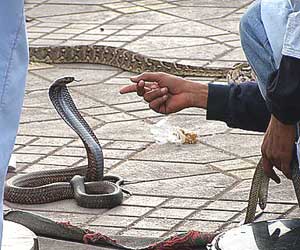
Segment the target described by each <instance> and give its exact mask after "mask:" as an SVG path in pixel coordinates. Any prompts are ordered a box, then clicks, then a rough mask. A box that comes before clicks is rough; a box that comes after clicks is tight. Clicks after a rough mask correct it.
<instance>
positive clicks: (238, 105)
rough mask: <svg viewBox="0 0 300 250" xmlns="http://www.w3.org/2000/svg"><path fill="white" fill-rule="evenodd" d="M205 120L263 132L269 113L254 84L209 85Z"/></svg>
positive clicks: (267, 122)
mask: <svg viewBox="0 0 300 250" xmlns="http://www.w3.org/2000/svg"><path fill="white" fill-rule="evenodd" d="M206 118H207V119H208V120H218V121H223V122H225V123H226V124H227V125H228V126H229V127H231V128H240V129H245V130H252V131H259V132H264V131H266V129H267V127H268V124H269V120H270V112H269V110H268V108H267V106H266V102H265V100H264V99H263V97H262V95H261V93H260V90H259V88H258V85H257V83H255V82H247V83H242V84H239V85H237V84H230V85H221V84H209V87H208V101H207V114H206Z"/></svg>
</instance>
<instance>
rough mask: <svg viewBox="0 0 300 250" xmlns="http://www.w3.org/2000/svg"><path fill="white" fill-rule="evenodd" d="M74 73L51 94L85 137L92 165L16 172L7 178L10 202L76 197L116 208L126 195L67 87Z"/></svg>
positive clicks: (63, 114) (83, 203) (96, 205)
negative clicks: (106, 172) (108, 169)
mask: <svg viewBox="0 0 300 250" xmlns="http://www.w3.org/2000/svg"><path fill="white" fill-rule="evenodd" d="M72 81H74V78H73V77H63V78H60V79H58V80H56V81H55V82H54V83H53V84H52V85H51V86H50V88H49V96H50V100H51V101H52V103H53V105H54V107H55V109H56V110H57V112H58V113H59V114H60V116H61V117H62V119H63V120H64V121H65V122H66V123H67V124H68V125H69V126H70V127H71V128H72V129H73V130H74V131H75V132H76V133H77V134H78V135H79V137H80V138H81V140H82V142H83V144H84V146H85V149H86V152H87V158H88V166H83V167H73V168H67V169H59V170H47V171H37V172H33V173H29V174H25V175H16V176H14V177H12V178H10V179H8V180H7V181H6V184H5V192H4V198H5V200H7V201H9V202H14V203H22V204H40V203H48V202H53V201H57V200H63V199H70V198H73V197H74V198H75V199H76V201H77V203H78V205H80V206H83V207H88V208H112V207H115V206H117V205H119V204H120V203H121V202H122V199H123V193H122V189H121V188H120V185H121V184H122V183H123V179H122V178H121V177H119V176H113V175H110V176H104V175H103V173H104V161H103V152H102V148H101V145H100V143H99V142H98V139H97V137H96V136H95V134H94V133H93V131H92V129H91V128H90V126H89V125H88V124H87V122H86V121H85V120H84V119H83V117H82V116H81V114H80V113H79V111H78V109H77V108H76V106H75V104H74V102H73V100H72V97H71V95H70V93H69V91H68V89H67V84H68V83H70V82H72Z"/></svg>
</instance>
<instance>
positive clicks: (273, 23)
mask: <svg viewBox="0 0 300 250" xmlns="http://www.w3.org/2000/svg"><path fill="white" fill-rule="evenodd" d="M299 11H300V0H261V18H262V22H263V24H264V27H265V30H266V34H267V37H268V40H269V42H270V45H271V48H272V51H273V54H274V60H275V64H276V67H277V68H279V64H280V60H281V57H282V55H287V56H292V57H296V58H300V25H299V24H300V12H299Z"/></svg>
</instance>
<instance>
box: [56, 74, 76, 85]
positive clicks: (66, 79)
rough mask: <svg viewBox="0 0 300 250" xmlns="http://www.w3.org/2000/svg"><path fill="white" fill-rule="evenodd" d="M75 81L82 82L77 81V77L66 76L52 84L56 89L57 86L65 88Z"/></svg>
mask: <svg viewBox="0 0 300 250" xmlns="http://www.w3.org/2000/svg"><path fill="white" fill-rule="evenodd" d="M73 81H77V82H78V81H80V80H75V77H73V76H65V77H61V78H58V79H57V80H55V81H54V82H53V84H52V87H56V86H60V87H62V86H65V85H66V84H68V83H71V82H73Z"/></svg>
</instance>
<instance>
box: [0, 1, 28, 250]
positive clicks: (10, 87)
mask: <svg viewBox="0 0 300 250" xmlns="http://www.w3.org/2000/svg"><path fill="white" fill-rule="evenodd" d="M27 66H28V46H27V37H26V31H25V18H24V0H0V133H1V136H0V213H1V214H0V243H1V242H2V228H3V190H4V181H5V177H6V172H7V166H8V162H9V158H10V155H11V152H12V150H13V146H14V143H15V138H16V134H17V130H18V125H19V120H20V113H21V107H22V104H23V98H24V90H25V82H26V74H27ZM0 246H1V244H0ZM0 248H1V247H0Z"/></svg>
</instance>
